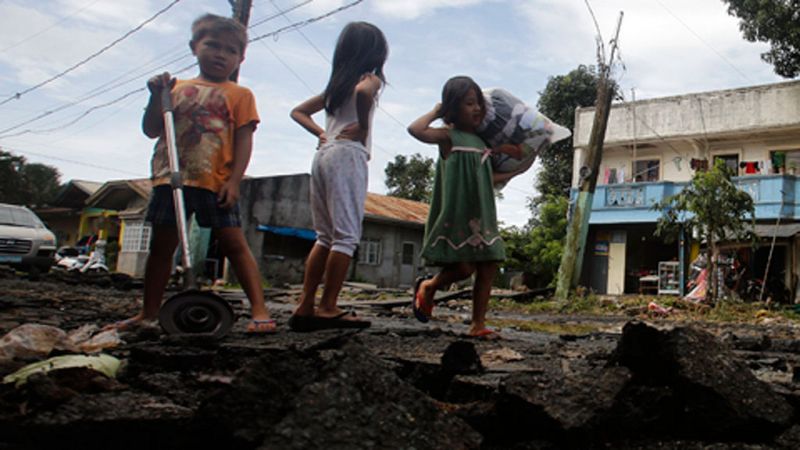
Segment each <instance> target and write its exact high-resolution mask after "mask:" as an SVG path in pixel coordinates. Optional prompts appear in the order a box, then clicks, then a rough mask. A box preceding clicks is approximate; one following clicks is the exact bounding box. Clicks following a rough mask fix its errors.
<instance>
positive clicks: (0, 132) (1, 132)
mask: <svg viewBox="0 0 800 450" xmlns="http://www.w3.org/2000/svg"><path fill="white" fill-rule="evenodd" d="M178 1H180V0H175V1H174V2H173V3H172V5H174V4H175V3H177V2H178ZM361 2H363V0H357V1H356V2H353V3H351V4H349V5H344V6H342V7H340V8H337V9H335V10H332V11H329V12H327V13H325V14H322V15H320V16H317V17H313V18H311V19H307V20H304V21H300V22H295V23H292V24H291V25H289V26H286V27H283V28H280V29H278V30H275V31H273V32H270V33H267V34H264V35H262V36H260V37H258V38H255V39H251V40H250V41H249V42H254V41H257V40H260V39H263V38H264V37H268V36H277V35H278V34H280V33H283V32H286V31H289V30H294V29H299V28H302V27H305V26H307V25H310V24H312V23H314V22H317V21H319V20H322V19H324V18H327V17H330V16H332V15H333V14H336V13H338V12H340V11H343V10H345V9H347V8H351V7H353V6H355V5H357V4H358V3H361ZM172 5H169V6H170V7H171V6H172ZM279 16H280V14H276V15H273V16H271V18H275V17H279ZM189 55H191V53H187V54H185V55H184V56H181V57H179V58H176V59H174V60H172V61H170V62H168V63H166V64H163V65H161V66H160V67H159V68H163V67H165V66H167V65H169V64H171V63H174V62H177V61H179V60H181V59H183V58H185V57H187V56H189ZM157 59H159V58H156V59H155V60H157ZM153 61H154V60H153ZM151 62H152V61H151ZM196 65H197V63H194V64H191V65H190V66H187V67H185V68H183V69H181V70H179V71H178V72H173V73H174V74H178V73H181V72H183V71H186V70H188V69H190V68H192V67H194V66H196ZM140 67H142V66H140ZM154 70H155V69H154ZM130 72H131V71H129V72H128V73H130ZM123 76H124V75H123ZM119 78H121V77H118V78H117V79H119ZM131 81H133V80H128V81H125V82H122V83H118V84H116V85H114V86H111V87H109V88H107V89H103V90H101V91H96V92H94V93H92V94H90V95H88V96H85V97H84V98H82V99H79V100H77V101H74V102H71V103H67V104H64V105H62V106H59V107H57V108H55V109H53V110H47V111H44V112H43V113H41V114H39V115H38V116H36V117H33V118H31V119H28V120H26V121H24V122H21V123H18V124H16V125H13V126H11V127H8V128H5V129H3V130H0V138H4V137H10V136H8V135H5V133H8V132H9V131H14V130H16V129H18V128H21V127H23V126H25V125H27V124H29V123H32V122H35V121H37V120H40V119H42V118H44V117H47V116H49V115H52V114H54V113H56V112H59V111H62V110H64V109H67V108H69V107H71V106H74V105H76V104H79V103H82V102H84V101H86V100H88V99H90V98H93V97H96V96H98V95H100V94H102V93H105V92H108V91H110V90H112V89H115V88H117V87H119V86H122V85H124V84H127V83H129V82H131ZM107 84H108V83H106V84H105V85H107ZM139 90H141V89H136V91H139ZM131 93H133V91H132V92H128V93H127V94H125V95H123V96H122V97H120V98H117V99H116V101H121V100H123V99H124V97H127V96H128V95H129V94H131ZM12 98H13V96H12ZM6 101H8V99H6ZM116 101H115V102H116ZM115 102H112V103H109V105H110V104H113V103H115ZM2 104H3V103H0V105H2ZM106 106H108V105H106ZM90 109H92V110H94V109H93V108H90ZM90 112H91V111H90ZM82 116H85V114H83V115H82ZM31 132H34V130H25V131H24V132H21V133H15V134H14V135H13V136H19V135H22V134H27V133H31Z"/></svg>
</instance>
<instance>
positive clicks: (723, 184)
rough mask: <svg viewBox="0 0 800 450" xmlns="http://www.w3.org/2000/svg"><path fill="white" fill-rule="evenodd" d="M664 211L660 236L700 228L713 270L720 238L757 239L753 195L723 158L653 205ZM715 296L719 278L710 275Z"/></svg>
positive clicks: (660, 225)
mask: <svg viewBox="0 0 800 450" xmlns="http://www.w3.org/2000/svg"><path fill="white" fill-rule="evenodd" d="M653 209H655V210H660V211H661V214H662V215H661V217H660V218H659V220H658V224H657V227H656V235H658V236H666V237H668V238H674V237H675V236H676V235H677V233H678V231H679V230H680V229H681V228H683V229H685V230H697V231H698V232H699V234H700V238H701V240H705V241H706V243H707V258H708V259H707V260H708V261H711V270H710V273H716V270H715V268H716V263H715V261H716V255H717V251H716V245H717V243H718V242H720V241H740V240H745V239H753V232H752V230H753V224H754V221H755V207H754V203H753V198H752V197H750V194H748V193H746V192H744V191H742V190H740V189H739V188H737V187H736V185H735V184H734V183H733V181H732V180H731V173H730V171H729V170H728V169H727V168H726V167H725V163H724V162H723V161H721V160H719V161H717V163H716V164H715V165H714V167H712V168H711V170H708V171H697V172H696V173H695V175H694V177H692V181H691V182H690V183H689V185H688V186H686V187H685V188H683V190H682V191H681V192H679V193H678V194H675V195H672V196H670V197H667V198H665V199H664V200H662V201H661V202H658V203H656V204H654V205H653ZM710 279H711V281H712V286H711V289H709V290H708V292H709V295H710V297H711V298H712V299H716V296H717V295H716V291H717V290H716V286H714V284H715V283H716V281H717V277H710Z"/></svg>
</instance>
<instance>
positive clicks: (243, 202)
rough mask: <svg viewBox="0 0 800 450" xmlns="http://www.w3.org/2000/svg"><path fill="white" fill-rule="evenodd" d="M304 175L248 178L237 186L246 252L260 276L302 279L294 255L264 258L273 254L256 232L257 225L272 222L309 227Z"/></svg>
mask: <svg viewBox="0 0 800 450" xmlns="http://www.w3.org/2000/svg"><path fill="white" fill-rule="evenodd" d="M310 179H311V176H310V175H308V174H297V175H283V176H275V177H260V178H248V179H245V180H243V181H242V184H241V187H240V192H241V196H240V200H239V208H240V211H241V216H242V231H244V235H245V238H246V239H247V243H248V244H250V251H252V252H253V256H254V257H255V259H256V263H257V264H258V267H259V270H260V271H261V273H262V275H263V276H264V277H265V278H266V279H267V280H271V281H277V282H281V283H283V282H288V283H296V282H297V280H298V279H300V280H302V272H299V273H297V268H298V267H300V268H302V263H301V264H297V261H296V259H298V258H297V257H295V256H292V257H289V258H287V259H284V260H283V261H280V260H278V259H275V258H267V257H268V256H269V255H274V254H275V253H276V252H273V251H272V249H271V248H267V247H268V246H267V245H265V238H266V236H265V233H264V232H263V231H258V230H257V229H256V227H257V226H258V225H273V226H280V227H294V228H305V229H313V228H314V227H313V225H312V223H311V210H310V208H309V187H310V184H309V182H310Z"/></svg>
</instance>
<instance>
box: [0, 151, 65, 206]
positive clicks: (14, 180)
mask: <svg viewBox="0 0 800 450" xmlns="http://www.w3.org/2000/svg"><path fill="white" fill-rule="evenodd" d="M60 178H61V174H60V173H59V172H58V169H56V168H55V167H50V166H47V165H44V164H29V163H27V161H26V160H25V158H24V157H23V156H17V155H14V154H12V153H9V152H6V151H3V150H0V203H13V204H15V205H27V206H44V205H46V204H48V203H50V202H51V201H52V200H53V199H54V198H55V196H56V194H57V193H58V189H59V180H60Z"/></svg>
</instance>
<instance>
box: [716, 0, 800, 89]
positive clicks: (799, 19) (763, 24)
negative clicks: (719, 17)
mask: <svg viewBox="0 0 800 450" xmlns="http://www.w3.org/2000/svg"><path fill="white" fill-rule="evenodd" d="M722 1H723V2H725V3H727V4H728V14H730V15H732V16H736V17H738V18H739V19H740V21H739V29H741V30H742V34H744V38H745V39H747V40H748V41H750V42H755V41H761V42H769V44H770V50H769V51H768V52H765V53H762V54H761V59H763V60H764V61H766V62H767V63H769V64H772V66H773V67H774V68H775V73H777V74H778V75H780V76H782V77H786V78H794V77H796V76H798V75H800V13H798V11H800V0H722Z"/></svg>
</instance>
